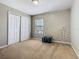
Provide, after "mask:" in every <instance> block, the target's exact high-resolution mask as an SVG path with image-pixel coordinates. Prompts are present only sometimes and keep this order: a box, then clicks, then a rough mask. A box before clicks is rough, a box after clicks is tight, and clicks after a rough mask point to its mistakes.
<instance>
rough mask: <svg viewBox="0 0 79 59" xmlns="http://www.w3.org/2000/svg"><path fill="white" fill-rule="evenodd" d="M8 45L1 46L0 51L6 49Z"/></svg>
mask: <svg viewBox="0 0 79 59" xmlns="http://www.w3.org/2000/svg"><path fill="white" fill-rule="evenodd" d="M7 46H8V45H4V46H1V47H0V49H2V48H5V47H7Z"/></svg>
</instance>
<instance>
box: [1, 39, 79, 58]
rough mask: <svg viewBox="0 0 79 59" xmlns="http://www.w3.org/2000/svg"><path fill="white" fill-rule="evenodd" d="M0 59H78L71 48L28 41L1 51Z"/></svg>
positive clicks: (63, 45)
mask: <svg viewBox="0 0 79 59" xmlns="http://www.w3.org/2000/svg"><path fill="white" fill-rule="evenodd" d="M0 59H78V58H77V56H76V55H75V53H74V51H73V49H72V48H71V46H69V45H66V44H61V43H51V44H48V43H42V42H41V41H39V40H27V41H24V42H21V43H16V44H13V45H10V46H8V47H6V48H3V49H0Z"/></svg>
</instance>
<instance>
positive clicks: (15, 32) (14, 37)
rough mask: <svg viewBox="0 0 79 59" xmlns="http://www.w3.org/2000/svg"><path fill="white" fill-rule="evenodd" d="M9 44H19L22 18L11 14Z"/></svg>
mask: <svg viewBox="0 0 79 59" xmlns="http://www.w3.org/2000/svg"><path fill="white" fill-rule="evenodd" d="M8 23H9V25H8V44H9V45H10V44H13V43H16V42H19V27H20V16H16V15H12V14H9V20H8Z"/></svg>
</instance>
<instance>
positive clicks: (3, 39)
mask: <svg viewBox="0 0 79 59" xmlns="http://www.w3.org/2000/svg"><path fill="white" fill-rule="evenodd" d="M8 11H9V12H10V13H12V14H15V15H18V16H28V17H30V16H29V15H27V14H25V13H23V12H21V11H18V10H16V9H13V8H10V7H8V6H5V5H3V4H1V3H0V47H1V46H5V45H7V20H8ZM29 26H30V25H29Z"/></svg>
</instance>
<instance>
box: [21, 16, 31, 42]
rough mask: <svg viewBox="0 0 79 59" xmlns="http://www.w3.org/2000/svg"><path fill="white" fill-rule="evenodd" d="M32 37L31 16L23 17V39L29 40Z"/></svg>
mask: <svg viewBox="0 0 79 59" xmlns="http://www.w3.org/2000/svg"><path fill="white" fill-rule="evenodd" d="M29 37H30V17H29V16H22V17H21V41H24V40H27V39H29Z"/></svg>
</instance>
